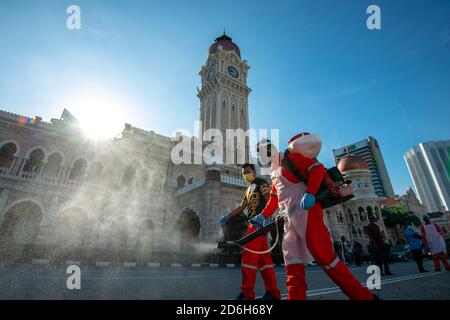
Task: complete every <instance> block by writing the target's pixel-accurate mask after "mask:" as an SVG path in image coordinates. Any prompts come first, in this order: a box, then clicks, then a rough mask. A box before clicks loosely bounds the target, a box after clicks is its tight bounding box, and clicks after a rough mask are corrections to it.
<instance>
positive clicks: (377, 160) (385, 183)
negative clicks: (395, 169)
mask: <svg viewBox="0 0 450 320" xmlns="http://www.w3.org/2000/svg"><path fill="white" fill-rule="evenodd" d="M348 154H351V155H356V156H361V157H362V158H364V160H365V161H366V162H367V164H368V165H369V170H370V173H371V176H372V184H373V187H374V189H375V193H376V194H377V195H378V196H379V197H387V198H391V197H393V196H394V195H395V194H394V189H393V188H392V184H391V179H390V178H389V174H388V172H387V169H386V165H385V164H384V160H383V156H382V154H381V150H380V146H379V144H378V141H377V140H376V139H375V138H374V137H370V136H369V137H368V138H367V139H365V140H361V141H358V142H356V143H353V144H350V145H347V146H345V147H342V148H339V149H333V156H334V160H335V162H336V164H338V163H339V160H341V159H342V158H343V157H345V156H347V155H348Z"/></svg>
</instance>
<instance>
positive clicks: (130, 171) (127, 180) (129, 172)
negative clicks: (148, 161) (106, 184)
mask: <svg viewBox="0 0 450 320" xmlns="http://www.w3.org/2000/svg"><path fill="white" fill-rule="evenodd" d="M135 176H136V169H135V168H134V167H133V166H132V165H129V166H127V167H126V168H125V171H124V172H123V176H122V185H123V186H130V185H131V183H132V182H133V180H134V178H135Z"/></svg>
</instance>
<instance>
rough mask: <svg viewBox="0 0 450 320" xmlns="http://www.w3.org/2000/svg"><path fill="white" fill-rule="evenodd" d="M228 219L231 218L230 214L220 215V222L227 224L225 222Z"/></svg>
mask: <svg viewBox="0 0 450 320" xmlns="http://www.w3.org/2000/svg"><path fill="white" fill-rule="evenodd" d="M228 219H230V216H229V215H228V214H224V215H223V216H221V217H220V219H219V224H222V225H223V224H225V222H227V221H228Z"/></svg>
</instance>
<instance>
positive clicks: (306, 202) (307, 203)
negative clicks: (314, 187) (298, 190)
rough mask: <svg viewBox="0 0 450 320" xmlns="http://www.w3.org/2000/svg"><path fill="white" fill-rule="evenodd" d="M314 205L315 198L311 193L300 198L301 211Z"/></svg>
mask: <svg viewBox="0 0 450 320" xmlns="http://www.w3.org/2000/svg"><path fill="white" fill-rule="evenodd" d="M315 204H316V197H315V196H313V195H312V194H311V193H308V192H307V193H305V195H304V196H303V198H302V201H301V202H300V208H301V209H302V210H308V209H311V208H312V207H313V206H314V205H315Z"/></svg>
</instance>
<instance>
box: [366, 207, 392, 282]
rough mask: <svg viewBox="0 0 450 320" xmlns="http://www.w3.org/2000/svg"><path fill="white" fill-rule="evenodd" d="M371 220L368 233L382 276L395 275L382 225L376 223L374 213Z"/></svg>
mask: <svg viewBox="0 0 450 320" xmlns="http://www.w3.org/2000/svg"><path fill="white" fill-rule="evenodd" d="M369 221H370V223H369V224H368V225H367V233H368V235H369V239H370V241H371V242H372V245H373V249H374V256H375V264H376V265H377V266H378V267H379V268H380V271H381V275H382V276H393V275H394V274H393V273H392V272H391V270H390V269H389V262H388V251H387V250H388V248H387V247H386V245H385V243H384V240H383V236H382V234H381V231H380V227H379V226H378V225H377V224H376V221H377V218H376V217H375V216H374V215H371V216H370V217H369ZM383 267H384V270H383Z"/></svg>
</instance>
